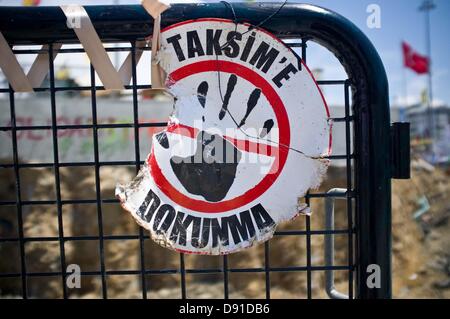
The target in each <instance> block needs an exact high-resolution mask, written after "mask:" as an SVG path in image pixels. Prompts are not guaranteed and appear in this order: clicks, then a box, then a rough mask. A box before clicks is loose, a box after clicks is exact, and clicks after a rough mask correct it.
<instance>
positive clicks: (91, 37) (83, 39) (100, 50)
mask: <svg viewBox="0 0 450 319" xmlns="http://www.w3.org/2000/svg"><path fill="white" fill-rule="evenodd" d="M60 7H61V9H62V11H63V12H64V14H65V15H66V17H67V20H68V26H69V22H70V24H71V25H70V26H71V27H72V28H73V30H74V31H75V33H76V35H77V37H78V39H79V40H80V43H81V45H82V46H83V48H84V50H85V52H86V54H87V55H88V57H89V60H90V61H91V63H92V65H93V66H94V69H95V71H97V74H98V76H99V77H100V80H101V81H102V83H103V86H104V87H105V89H108V90H123V89H124V87H123V83H122V80H121V78H120V75H119V73H118V72H117V71H116V69H115V68H114V66H113V64H112V62H111V59H110V58H109V56H108V54H107V53H106V50H105V48H104V47H103V44H102V42H101V41H100V38H99V36H98V34H97V32H96V31H95V28H94V26H93V24H92V22H91V19H90V18H89V16H88V14H87V12H86V10H85V9H84V8H83V7H82V6H80V5H62V6H60Z"/></svg>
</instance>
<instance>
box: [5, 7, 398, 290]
mask: <svg viewBox="0 0 450 319" xmlns="http://www.w3.org/2000/svg"><path fill="white" fill-rule="evenodd" d="M279 5H280V4H279V3H269V4H267V3H264V4H243V3H240V4H233V7H234V10H235V12H236V16H237V18H238V20H239V21H240V22H241V21H245V22H249V23H251V24H253V25H257V24H258V23H259V22H260V21H262V20H264V19H265V18H266V17H267V16H268V15H269V14H270V13H272V12H274V11H275V10H277V8H278V7H279ZM86 11H87V12H88V14H89V16H90V18H91V20H92V22H93V24H94V27H95V29H96V30H97V32H98V34H99V36H100V38H101V39H102V41H104V42H122V43H124V42H127V43H131V47H118V48H108V49H107V51H130V50H131V52H134V51H135V50H136V45H135V43H136V41H138V40H142V39H144V38H145V37H148V36H149V35H150V34H151V32H152V18H151V17H150V16H149V15H148V14H147V13H146V12H145V10H144V9H143V8H142V7H140V6H132V5H130V6H88V7H86ZM202 17H220V18H230V19H233V15H232V13H231V12H230V10H229V8H228V7H227V6H224V5H223V4H220V3H215V4H202V5H201V7H200V6H199V5H196V4H186V5H181V4H180V5H174V6H172V8H171V9H169V10H168V11H166V12H165V13H164V14H163V19H162V27H165V26H167V25H171V24H173V23H176V22H180V21H183V20H188V19H195V18H202ZM244 17H245V18H244ZM262 27H263V28H265V29H267V30H268V31H270V32H272V33H274V34H275V35H276V36H278V37H280V38H292V39H301V40H302V41H301V43H296V44H291V46H297V47H301V49H302V59H303V60H304V62H305V63H306V60H307V57H306V53H307V42H308V41H315V42H317V43H319V44H321V45H323V46H324V47H326V48H327V49H329V50H330V51H332V52H333V53H334V54H335V55H336V56H337V57H338V59H339V60H340V62H341V63H342V65H343V66H344V68H345V70H346V72H347V74H348V79H346V80H339V81H334V80H329V81H328V80H326V81H320V82H319V85H321V86H324V85H340V86H342V87H343V89H344V98H345V117H343V118H335V119H334V121H335V122H344V123H345V128H346V154H343V155H333V156H330V159H331V160H337V159H341V160H342V159H344V160H345V161H346V166H347V175H346V176H347V192H346V193H345V198H346V204H347V219H348V227H347V229H341V230H333V231H330V230H326V229H321V230H311V222H310V217H308V216H306V217H305V222H306V229H305V230H302V231H278V232H276V233H275V235H276V236H305V237H306V251H307V256H306V257H307V258H306V261H307V262H306V266H304V267H277V268H275V267H270V260H269V249H270V248H269V245H270V243H269V242H266V243H265V244H264V245H265V246H264V248H265V258H264V262H265V263H264V265H265V266H264V267H261V268H252V269H234V268H229V266H228V258H227V256H224V257H223V264H222V268H220V269H186V268H185V264H184V255H183V254H180V267H179V269H159V270H149V269H146V267H145V263H144V249H145V248H144V247H145V241H146V240H148V239H149V236H148V235H146V234H144V232H143V230H142V228H141V229H140V232H139V235H138V236H135V235H129V236H128V235H127V236H105V235H104V234H103V225H102V221H103V216H102V203H118V200H117V199H110V198H106V199H105V198H101V194H100V182H101V181H100V174H99V170H100V167H102V166H106V165H111V166H119V165H134V166H135V168H136V172H137V171H138V170H139V169H140V167H141V165H142V164H143V161H142V160H141V156H140V153H139V128H141V127H154V126H164V125H165V123H139V122H138V112H139V105H138V94H137V92H138V89H145V88H150V87H151V86H150V85H137V83H136V60H135V58H133V60H132V70H133V77H132V84H131V85H127V86H125V89H126V90H132V93H133V114H134V120H133V122H132V123H128V124H99V123H97V110H96V94H95V93H96V92H97V91H99V90H103V89H104V88H103V87H101V86H98V85H96V83H95V73H94V69H93V67H92V66H91V69H90V72H91V86H89V87H55V81H54V64H53V50H52V49H53V47H52V45H53V43H56V42H60V43H61V42H62V43H76V42H77V38H76V36H75V34H74V32H73V30H70V29H68V28H67V26H66V20H65V16H64V14H63V13H62V11H61V10H60V9H59V8H58V7H36V8H22V7H21V8H19V7H2V8H0V30H1V32H2V33H3V35H4V36H5V38H6V39H7V40H8V42H9V43H10V44H11V45H21V44H49V45H50V46H49V51H48V52H49V65H50V86H49V87H42V88H36V90H35V91H37V92H42V91H44V92H49V93H50V102H51V111H52V113H51V114H52V124H51V125H42V126H17V124H16V114H15V103H14V101H15V93H14V91H13V90H12V89H11V88H9V89H0V93H9V97H10V113H11V126H10V127H0V130H1V131H10V132H11V135H12V145H13V159H14V161H13V163H6V164H0V169H1V168H13V169H14V172H15V177H16V200H15V201H3V200H2V201H0V205H2V206H15V207H16V209H17V213H18V216H17V218H18V227H19V229H18V234H19V237H18V238H0V244H1V243H3V242H18V243H19V245H20V255H21V272H20V273H0V278H6V277H20V278H21V280H22V296H23V297H24V298H27V297H28V294H27V278H28V277H35V276H38V277H47V276H61V280H62V287H63V296H64V297H65V298H66V297H67V296H68V291H67V287H66V285H65V277H66V272H65V269H66V262H65V258H64V256H65V252H64V243H65V242H67V241H77V240H98V241H99V251H100V261H101V262H100V265H101V267H100V271H93V272H82V276H89V275H100V276H101V278H102V288H103V290H102V294H103V297H104V298H107V296H108V291H107V285H106V277H107V276H114V275H127V274H128V275H131V274H135V275H141V279H142V280H141V286H142V297H143V298H147V289H146V280H145V277H146V276H145V275H148V274H180V276H181V295H182V297H183V298H185V297H186V281H185V276H186V274H200V273H202V274H211V273H222V274H223V278H224V297H225V298H228V295H229V290H228V282H229V280H228V274H229V273H238V272H239V273H244V272H245V273H264V274H265V278H266V297H267V298H270V273H271V272H306V275H307V297H308V298H312V289H311V286H312V272H314V271H324V270H344V271H347V272H348V279H349V280H348V293H349V297H350V298H354V297H357V298H390V297H391V239H390V238H391V203H390V200H391V197H390V195H391V190H390V178H391V155H390V154H391V148H390V119H389V100H388V84H387V79H386V74H385V71H384V68H383V65H382V62H381V60H380V58H379V56H378V54H377V52H376V50H375V49H374V47H373V46H372V44H371V43H370V42H369V40H368V39H367V38H366V37H365V36H364V34H363V33H362V32H361V31H360V30H358V29H357V28H356V27H355V26H354V25H353V24H352V23H350V22H349V21H348V20H346V19H345V18H343V17H342V16H340V15H338V14H336V13H334V12H331V11H327V10H324V9H319V8H317V7H314V6H310V5H300V4H287V5H286V6H285V7H283V8H282V10H281V11H280V12H279V13H278V14H277V15H276V16H274V17H273V18H272V19H270V20H269V21H267V22H266V23H265V24H264V25H263V26H262ZM14 52H15V53H16V54H32V53H37V52H39V50H23V49H22V50H20V49H16V50H14ZM70 52H84V51H83V49H60V50H59V53H60V54H62V53H70ZM133 56H134V55H133ZM66 90H86V91H88V90H90V91H91V93H92V119H93V121H92V124H86V125H57V122H56V101H55V93H56V92H59V91H66ZM350 90H351V92H352V94H353V96H352V105H350ZM351 123H353V131H352V128H351ZM106 128H133V129H134V133H135V160H134V161H115V162H101V161H100V160H99V150H98V131H99V130H101V129H106ZM65 129H92V133H93V141H94V161H93V162H83V163H79V162H78V163H60V162H59V158H58V135H57V132H58V130H65ZM21 130H51V131H52V134H53V135H52V136H53V148H54V161H53V162H51V163H21V162H19V158H18V152H17V132H18V131H21ZM351 139H353V145H354V150H351ZM67 166H70V167H72V166H88V167H94V168H95V182H96V198H94V199H89V200H62V199H61V190H60V176H59V169H60V168H61V167H67ZM37 167H52V168H54V172H55V176H54V177H55V187H56V200H47V201H24V200H22V198H21V191H20V188H21V181H20V174H19V171H20V169H22V168H37ZM353 181H354V183H353ZM328 196H329V195H327V194H326V193H309V194H307V196H306V197H305V199H306V203H307V204H309V203H310V201H311V200H314V199H322V200H323V199H324V198H325V197H328ZM67 204H96V205H97V212H98V224H99V235H98V236H78V237H67V236H64V233H63V218H62V206H63V205H67ZM28 205H56V207H57V212H58V228H59V234H58V237H34V238H27V237H25V236H24V232H23V218H22V209H23V206H28ZM353 216H354V217H353ZM324 234H346V235H347V236H348V262H347V265H345V266H332V267H330V266H326V265H323V266H313V265H312V261H311V242H312V240H314V236H316V235H324ZM130 239H139V241H140V257H141V265H140V269H137V270H115V271H106V270H105V263H104V241H105V240H130ZM35 241H57V242H59V244H60V254H61V269H62V271H61V272H45V273H30V272H28V271H27V265H26V261H25V245H26V244H27V243H28V242H35ZM355 243H356V244H355ZM370 264H378V265H379V266H380V269H381V279H382V286H381V288H379V289H370V288H368V287H367V286H366V277H367V273H366V269H367V266H368V265H370ZM354 272H355V274H354ZM354 277H355V278H354ZM194 297H195V296H194Z"/></svg>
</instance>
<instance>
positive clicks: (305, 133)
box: [117, 18, 331, 255]
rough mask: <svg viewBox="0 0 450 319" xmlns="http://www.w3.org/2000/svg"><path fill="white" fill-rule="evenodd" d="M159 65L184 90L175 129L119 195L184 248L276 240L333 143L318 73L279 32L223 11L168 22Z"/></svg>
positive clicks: (174, 87)
mask: <svg viewBox="0 0 450 319" xmlns="http://www.w3.org/2000/svg"><path fill="white" fill-rule="evenodd" d="M161 36H162V41H161V43H162V45H161V50H160V52H159V54H158V58H159V63H160V65H161V66H162V67H163V68H164V69H165V71H166V72H167V74H168V78H167V82H166V85H167V87H168V90H169V91H170V92H171V94H173V95H174V97H175V105H174V113H173V114H172V117H171V119H170V121H169V123H168V127H167V129H166V130H165V131H164V132H162V133H159V134H157V135H155V136H154V139H153V144H152V151H151V154H150V155H149V157H148V159H147V161H146V165H145V167H144V168H143V170H142V171H141V172H140V174H139V176H138V177H137V178H136V180H135V181H134V182H133V183H131V184H130V185H128V186H126V187H118V189H117V194H118V197H119V198H120V200H121V202H122V205H123V206H124V207H125V209H127V210H128V211H130V212H131V214H132V215H133V216H134V218H135V219H136V220H137V221H138V223H139V224H140V225H142V226H143V227H145V228H147V229H148V230H150V232H151V235H152V238H153V239H155V240H156V241H157V242H158V243H160V244H161V245H163V246H166V247H170V248H173V249H176V250H178V251H182V252H189V253H201V254H214V255H217V254H227V253H230V252H234V251H237V250H240V249H243V248H246V247H250V246H252V245H253V244H254V243H255V242H261V241H264V240H267V239H269V238H270V237H271V236H272V235H273V232H274V231H275V227H276V225H277V224H278V223H280V222H282V221H286V220H289V219H292V218H294V217H295V216H297V215H298V214H299V212H300V211H301V210H302V209H304V208H305V207H303V206H300V205H299V197H301V196H303V195H304V194H305V193H306V192H307V191H308V190H309V189H310V188H315V187H318V186H319V184H320V182H321V180H322V177H323V175H324V173H325V172H326V168H327V167H328V161H327V160H325V159H323V158H322V157H323V156H325V155H329V154H330V152H331V124H330V121H329V117H330V116H329V111H328V108H327V105H326V103H325V100H324V98H323V96H322V93H321V92H320V89H319V87H318V85H317V83H316V82H315V80H314V78H313V76H312V74H311V72H310V71H309V70H308V68H307V67H306V65H305V64H303V62H302V61H301V59H300V58H299V57H298V56H297V55H296V54H295V53H294V52H293V51H292V50H291V49H290V48H288V47H287V46H286V45H285V44H284V43H283V42H282V41H280V40H279V39H277V38H276V37H274V36H273V35H271V34H270V33H268V32H266V31H264V30H262V29H257V28H254V27H251V26H250V25H247V24H235V23H233V22H232V21H230V20H223V19H213V18H210V19H198V20H191V21H185V22H182V23H179V24H175V25H172V26H170V27H168V28H166V29H164V30H163V31H162V33H161Z"/></svg>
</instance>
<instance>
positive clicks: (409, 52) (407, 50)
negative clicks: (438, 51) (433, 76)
mask: <svg viewBox="0 0 450 319" xmlns="http://www.w3.org/2000/svg"><path fill="white" fill-rule="evenodd" d="M402 49H403V63H404V65H405V67H407V68H410V69H412V70H414V71H415V72H416V73H417V74H426V73H428V72H429V69H430V60H429V58H428V57H426V56H423V55H420V54H419V53H417V52H415V51H414V50H413V49H412V48H411V46H410V45H409V44H408V43H406V42H403V43H402Z"/></svg>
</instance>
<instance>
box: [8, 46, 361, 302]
mask: <svg viewBox="0 0 450 319" xmlns="http://www.w3.org/2000/svg"><path fill="white" fill-rule="evenodd" d="M308 41H309V39H308V38H304V39H301V41H297V42H295V43H294V42H290V43H288V45H289V46H291V47H297V48H300V49H301V58H302V59H303V61H304V62H305V63H306V64H307V43H308ZM136 49H137V48H136V43H134V42H133V43H131V46H118V47H117V46H116V47H109V48H106V50H107V51H108V52H119V51H122V52H128V51H131V52H132V53H133V54H132V82H131V85H126V86H125V89H126V90H128V91H131V92H132V109H133V121H132V122H131V123H114V124H102V123H99V122H98V118H97V94H96V93H97V92H98V91H102V90H104V88H103V87H102V86H99V85H98V84H97V83H96V78H95V70H94V68H93V66H92V65H90V84H91V85H90V86H64V87H57V86H55V66H54V59H53V58H54V50H53V46H52V45H51V44H50V45H49V47H48V54H49V66H50V68H49V86H48V87H41V88H36V89H35V91H36V92H48V93H49V96H50V99H49V102H50V103H49V104H50V106H49V107H50V108H51V124H50V125H39V126H36V125H35V126H24V125H20V126H19V125H17V121H16V120H17V118H16V108H15V93H14V91H13V90H12V89H11V87H10V88H9V89H0V93H5V94H9V104H10V118H11V124H10V125H9V126H3V127H0V131H3V132H9V134H10V136H11V142H12V152H13V154H12V157H13V162H12V163H1V164H0V165H1V166H0V167H1V169H12V170H13V171H14V177H15V195H16V199H15V200H11V201H5V200H3V199H2V200H1V201H0V206H1V207H15V209H16V212H17V225H18V230H17V234H18V236H17V237H0V244H2V243H6V242H14V243H18V246H19V249H20V272H13V273H5V272H0V278H20V282H21V295H22V297H23V298H28V297H30V293H29V289H28V287H27V286H28V281H29V280H30V278H35V277H39V278H44V279H45V278H50V277H53V278H54V277H59V278H60V280H61V283H60V284H61V287H62V296H63V297H64V298H68V297H69V291H68V287H67V285H66V277H67V271H66V269H67V260H66V251H65V243H67V242H71V241H72V242H74V241H98V250H99V259H100V263H99V264H100V269H99V270H98V271H81V276H82V277H83V276H100V278H101V296H102V297H103V298H108V284H107V278H108V277H112V276H121V275H136V276H139V277H140V290H141V292H142V298H147V297H148V291H149V287H147V281H146V277H147V276H148V275H158V274H172V275H178V276H180V290H181V293H180V295H181V297H182V298H187V297H188V295H187V285H188V282H187V280H186V275H190V274H221V275H222V276H223V297H224V298H228V297H229V295H230V291H229V276H230V274H233V273H240V274H247V275H248V276H252V275H255V274H258V273H259V274H262V275H263V276H264V277H265V296H266V298H270V297H271V280H270V276H271V274H272V273H276V272H290V273H302V274H306V278H307V280H306V292H307V298H313V293H312V291H313V289H312V285H313V279H314V277H313V273H314V272H323V271H330V270H331V271H344V272H346V273H347V278H348V296H349V298H353V296H354V289H355V283H354V279H353V277H354V271H355V260H354V239H355V238H354V237H355V234H356V231H355V229H356V228H355V224H354V217H353V215H354V199H355V191H354V188H353V185H352V183H353V182H352V181H353V178H354V177H353V176H352V175H353V174H354V173H353V169H352V167H353V164H354V163H353V162H354V160H355V157H354V155H353V150H352V145H351V144H352V143H351V138H352V137H351V136H352V134H353V128H352V126H351V123H352V121H353V120H354V118H353V116H352V110H351V106H350V88H351V83H350V81H349V80H337V81H336V80H321V81H318V84H319V86H321V87H323V86H339V87H342V89H343V90H342V92H343V97H344V101H345V116H344V117H338V118H333V121H334V122H335V123H344V124H345V145H346V153H345V154H336V155H331V156H329V159H330V160H331V161H334V160H345V164H346V189H347V192H345V194H343V195H342V197H343V198H344V199H345V204H346V214H347V227H346V228H344V229H336V230H335V229H333V230H330V229H312V227H311V217H310V216H305V219H304V221H305V228H304V229H303V230H280V231H277V232H275V236H276V237H279V236H298V237H303V238H305V239H306V240H305V242H306V265H305V266H286V267H272V266H271V260H270V242H265V243H264V258H263V259H264V260H263V267H257V268H233V267H230V265H229V257H228V256H222V257H221V258H222V263H221V267H218V268H217V269H216V268H214V269H210V268H208V269H207V268H195V269H189V268H186V266H185V258H186V256H185V255H184V254H182V253H180V254H179V267H178V268H165V269H148V268H147V267H146V263H145V247H146V243H147V241H148V240H150V237H149V235H148V234H147V233H145V232H144V230H143V229H142V228H140V229H139V233H138V234H137V235H106V234H104V227H103V223H104V218H105V216H104V207H103V205H104V204H113V205H119V201H118V200H117V199H115V198H103V197H102V194H101V178H100V168H101V167H105V166H110V167H119V166H130V165H132V166H134V168H135V172H136V173H137V172H138V171H139V170H140V168H141V165H143V163H144V162H143V160H142V158H141V155H140V148H139V147H140V131H139V129H140V128H148V127H164V126H165V125H166V123H153V122H142V121H140V120H139V99H138V90H141V89H149V88H151V85H138V84H137V74H136V64H137V63H136V58H135V55H134V52H135V51H136ZM142 49H143V50H150V49H149V48H142ZM39 52H41V51H40V50H31V49H15V50H14V53H15V54H36V53H39ZM82 52H84V51H83V49H82V48H68V49H64V48H62V49H59V50H58V53H59V54H64V53H82ZM61 91H90V93H91V112H92V123H91V124H80V125H74V124H72V125H60V124H58V123H57V115H58V114H57V105H56V93H57V92H61ZM114 128H130V129H132V130H133V131H134V142H135V144H134V160H133V161H101V160H100V150H99V131H100V130H104V129H114ZM70 129H87V130H91V132H92V140H93V146H94V149H93V150H94V161H90V162H64V163H62V162H60V160H59V156H58V153H59V150H58V132H59V131H63V130H70ZM26 130H44V131H48V132H51V136H52V142H53V161H52V162H47V163H27V162H23V160H26V159H21V160H19V154H18V142H17V135H18V133H19V132H21V131H26ZM63 167H91V168H92V167H93V168H94V170H95V193H96V196H95V198H91V199H69V200H68V199H62V196H61V176H60V169H61V168H63ZM26 168H52V169H53V171H54V187H55V194H56V198H55V199H48V200H24V199H23V198H22V192H21V186H22V182H21V174H20V171H21V170H23V169H26ZM330 196H331V195H330V194H327V193H319V192H310V193H308V194H307V195H306V196H305V202H306V203H307V204H308V205H310V203H311V202H312V201H315V200H322V201H323V200H324V199H325V198H327V197H330ZM333 196H335V195H333ZM74 204H80V205H84V204H91V205H96V211H97V223H98V235H97V236H66V235H65V234H64V227H63V226H64V225H63V207H64V206H65V205H74ZM33 205H53V206H54V207H56V210H57V226H58V227H57V228H58V236H54V237H27V236H26V235H25V233H24V220H23V219H24V217H23V210H24V207H29V206H33ZM320 235H322V236H323V235H344V236H347V241H348V244H347V263H346V265H333V266H331V265H313V261H312V243H313V241H314V240H316V238H317V237H318V236H320ZM129 240H138V241H139V257H140V261H139V269H118V270H107V269H106V266H105V242H106V241H111V242H117V241H129ZM32 242H56V243H58V244H59V253H60V258H59V262H60V269H61V270H60V271H46V272H36V271H30V270H29V268H30V267H29V266H30V265H29V264H28V263H27V259H26V245H27V244H29V243H32ZM174 254H176V253H174ZM1 258H7V256H1ZM150 289H151V287H150ZM189 297H192V298H195V296H189Z"/></svg>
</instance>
